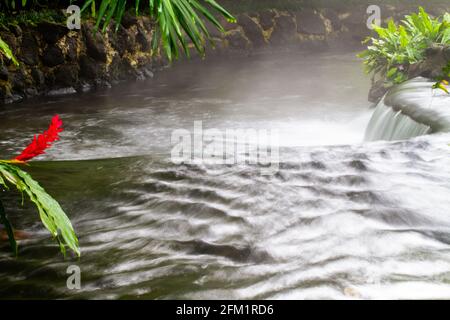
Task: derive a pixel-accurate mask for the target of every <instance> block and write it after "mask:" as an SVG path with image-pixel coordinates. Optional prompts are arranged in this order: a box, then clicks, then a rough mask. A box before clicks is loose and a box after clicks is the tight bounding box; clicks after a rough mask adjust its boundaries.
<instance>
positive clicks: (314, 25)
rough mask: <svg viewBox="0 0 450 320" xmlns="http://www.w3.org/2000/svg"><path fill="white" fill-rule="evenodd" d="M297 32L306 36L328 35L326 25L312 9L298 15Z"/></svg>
mask: <svg viewBox="0 0 450 320" xmlns="http://www.w3.org/2000/svg"><path fill="white" fill-rule="evenodd" d="M296 19H297V31H298V32H300V33H305V34H313V35H323V34H325V33H326V28H325V24H324V22H323V20H322V18H321V17H320V15H319V14H318V13H316V12H315V11H314V10H312V9H305V10H303V11H301V12H298V13H297V14H296Z"/></svg>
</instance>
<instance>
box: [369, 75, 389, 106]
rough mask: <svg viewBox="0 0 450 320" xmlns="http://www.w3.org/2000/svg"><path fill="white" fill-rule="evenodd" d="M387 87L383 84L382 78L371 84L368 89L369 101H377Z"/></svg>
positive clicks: (386, 90)
mask: <svg viewBox="0 0 450 320" xmlns="http://www.w3.org/2000/svg"><path fill="white" fill-rule="evenodd" d="M388 90H389V87H388V86H386V85H385V81H384V79H380V80H378V81H376V82H375V83H373V84H372V87H371V88H370V91H369V97H368V98H369V102H373V103H378V102H379V101H380V100H381V98H383V96H384V95H385V94H386V92H388Z"/></svg>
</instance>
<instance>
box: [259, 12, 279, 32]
mask: <svg viewBox="0 0 450 320" xmlns="http://www.w3.org/2000/svg"><path fill="white" fill-rule="evenodd" d="M275 15H276V13H275V11H273V10H265V11H263V12H261V13H260V15H259V23H260V25H261V27H262V28H263V29H264V30H269V29H270V28H272V27H273V25H274V22H273V19H274V18H275Z"/></svg>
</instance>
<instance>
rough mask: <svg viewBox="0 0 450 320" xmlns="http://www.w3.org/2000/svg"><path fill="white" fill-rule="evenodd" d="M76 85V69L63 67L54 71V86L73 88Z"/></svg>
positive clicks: (74, 66) (75, 67)
mask: <svg viewBox="0 0 450 320" xmlns="http://www.w3.org/2000/svg"><path fill="white" fill-rule="evenodd" d="M77 83H78V67H77V66H76V65H63V66H60V67H58V68H57V69H56V70H55V85H56V86H58V87H61V88H66V87H74V86H76V85H77Z"/></svg>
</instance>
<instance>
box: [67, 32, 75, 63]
mask: <svg viewBox="0 0 450 320" xmlns="http://www.w3.org/2000/svg"><path fill="white" fill-rule="evenodd" d="M66 46H67V53H66V56H67V59H68V60H69V61H71V62H75V61H77V58H78V53H77V49H78V42H77V39H76V38H72V37H70V38H67V43H66Z"/></svg>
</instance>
